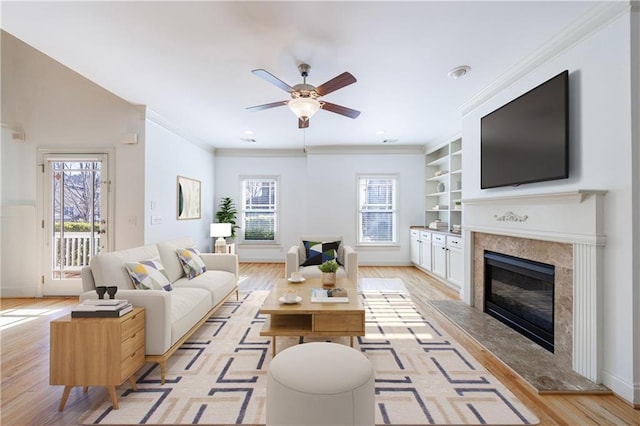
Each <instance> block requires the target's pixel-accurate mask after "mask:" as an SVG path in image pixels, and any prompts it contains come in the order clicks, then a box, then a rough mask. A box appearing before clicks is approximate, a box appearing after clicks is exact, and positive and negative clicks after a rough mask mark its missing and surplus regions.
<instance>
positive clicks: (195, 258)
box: [176, 247, 207, 279]
mask: <svg viewBox="0 0 640 426" xmlns="http://www.w3.org/2000/svg"><path fill="white" fill-rule="evenodd" d="M176 253H177V254H178V259H180V263H181V264H182V269H184V273H185V275H186V276H187V278H188V279H193V278H195V277H197V276H198V275H200V274H202V273H203V272H205V271H206V270H207V266H206V265H205V264H204V261H203V260H202V258H201V257H200V251H199V250H198V249H197V248H195V247H188V248H183V249H178V250H176Z"/></svg>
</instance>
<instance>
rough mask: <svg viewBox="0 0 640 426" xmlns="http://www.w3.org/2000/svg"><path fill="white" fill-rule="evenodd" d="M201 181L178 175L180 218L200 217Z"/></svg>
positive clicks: (178, 215) (178, 216)
mask: <svg viewBox="0 0 640 426" xmlns="http://www.w3.org/2000/svg"><path fill="white" fill-rule="evenodd" d="M200 186H201V184H200V181H199V180H195V179H189V178H186V177H184V176H178V212H177V213H178V214H177V218H178V220H184V219H200V211H201V207H200V198H201V190H200Z"/></svg>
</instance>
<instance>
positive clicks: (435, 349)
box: [80, 291, 539, 425]
mask: <svg viewBox="0 0 640 426" xmlns="http://www.w3.org/2000/svg"><path fill="white" fill-rule="evenodd" d="M267 294H268V292H267V291H253V292H248V293H241V297H240V300H239V301H235V300H230V301H228V302H226V303H225V304H224V305H223V306H222V307H221V308H220V309H219V310H218V311H217V312H216V313H215V314H214V315H213V316H212V317H211V318H209V319H208V320H207V322H206V323H205V324H203V325H202V327H200V329H199V330H198V331H197V332H196V333H195V334H194V335H193V336H192V337H191V339H190V340H189V341H188V342H185V343H184V344H183V345H182V346H181V347H180V349H179V350H178V351H176V353H175V354H174V355H173V356H172V357H171V358H170V359H169V360H168V361H167V373H166V383H165V384H164V385H161V384H160V374H159V369H158V367H157V365H153V364H146V365H145V366H144V367H143V368H142V369H140V371H138V373H137V374H136V376H135V379H136V383H137V387H138V390H137V391H132V390H131V389H130V387H129V384H128V382H125V383H124V384H123V385H122V386H120V387H118V388H117V389H116V393H117V395H118V403H119V407H120V408H119V409H118V410H113V409H112V407H111V403H110V402H109V400H108V398H106V399H105V400H104V401H102V402H100V403H98V404H97V405H96V406H94V407H92V408H91V409H90V410H88V411H87V412H86V413H84V414H83V415H82V417H81V419H80V421H81V424H111V425H115V424H118V425H121V424H205V425H229V424H251V425H256V424H257V425H263V424H265V418H266V416H265V409H266V394H265V393H266V392H265V391H266V379H267V370H268V368H269V362H270V360H271V345H270V343H271V339H270V338H268V337H262V336H260V334H259V333H260V328H261V327H262V324H263V323H264V321H265V317H264V316H261V315H258V309H259V308H260V306H261V305H262V301H263V300H264V299H265V297H266V296H267ZM358 297H361V300H362V303H363V305H364V307H365V312H366V336H364V337H358V338H357V339H354V348H356V349H357V350H359V351H362V353H363V354H364V355H365V356H366V357H367V358H368V359H369V360H370V361H371V363H372V365H373V367H374V371H375V373H374V375H375V409H376V413H375V416H376V424H402V425H424V424H437V425H448V424H456V425H459V424H472V425H480V424H492V425H498V424H509V425H515V424H537V423H538V422H539V420H538V419H537V418H536V416H535V415H534V414H533V413H532V412H531V411H529V410H528V409H527V408H526V407H525V406H524V405H523V404H522V403H521V402H520V401H519V400H518V399H517V398H516V397H515V396H514V395H513V394H512V393H511V392H510V391H509V390H508V389H507V388H506V387H505V386H504V385H502V383H500V382H499V381H498V380H497V379H496V378H495V377H494V376H493V375H491V374H490V373H489V372H488V371H487V370H485V369H484V368H483V367H482V365H480V364H479V363H478V361H476V360H475V359H474V358H473V357H472V356H471V355H470V354H469V353H467V351H466V350H465V349H464V348H463V347H462V346H461V345H459V344H458V343H457V342H455V341H454V340H453V339H451V337H450V336H448V335H447V334H446V333H445V332H444V331H443V330H442V329H441V328H440V327H439V325H438V324H437V323H435V322H434V321H433V320H432V319H430V318H426V317H424V315H422V314H421V313H420V312H418V311H417V310H416V308H415V306H414V305H413V303H412V302H411V299H410V297H409V296H408V295H407V294H403V293H399V292H397V291H396V292H390V293H385V292H384V291H364V292H363V293H361V294H359V296H358ZM322 340H328V341H334V342H337V343H343V344H349V343H348V338H344V337H336V338H333V339H322ZM309 341H313V339H302V338H294V337H291V338H285V337H279V338H278V347H277V350H278V352H279V351H281V350H283V349H285V348H286V347H288V346H291V345H295V344H300V343H304V342H309Z"/></svg>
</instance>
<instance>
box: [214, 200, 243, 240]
mask: <svg viewBox="0 0 640 426" xmlns="http://www.w3.org/2000/svg"><path fill="white" fill-rule="evenodd" d="M237 216H238V210H236V207H235V205H234V204H233V199H231V197H222V198H221V199H220V208H219V209H218V211H217V212H216V220H217V221H218V223H230V224H231V238H235V236H236V229H238V228H240V227H239V226H237V225H236V218H237Z"/></svg>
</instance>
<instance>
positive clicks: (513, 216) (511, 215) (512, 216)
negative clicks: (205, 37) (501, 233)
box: [493, 211, 529, 222]
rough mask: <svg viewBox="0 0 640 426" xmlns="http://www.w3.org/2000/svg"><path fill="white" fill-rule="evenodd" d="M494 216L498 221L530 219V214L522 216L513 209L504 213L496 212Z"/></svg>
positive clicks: (523, 220)
mask: <svg viewBox="0 0 640 426" xmlns="http://www.w3.org/2000/svg"><path fill="white" fill-rule="evenodd" d="M493 217H494V218H495V219H496V221H498V222H526V220H527V219H529V216H527V215H524V216H520V215H518V214H515V213H514V212H512V211H508V212H506V213H504V214H503V215H497V214H494V215H493Z"/></svg>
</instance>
